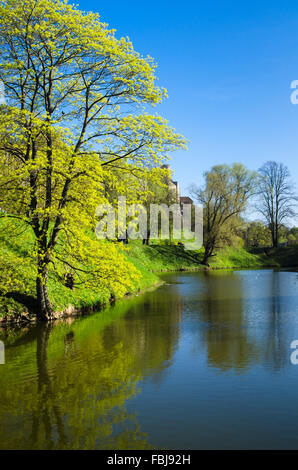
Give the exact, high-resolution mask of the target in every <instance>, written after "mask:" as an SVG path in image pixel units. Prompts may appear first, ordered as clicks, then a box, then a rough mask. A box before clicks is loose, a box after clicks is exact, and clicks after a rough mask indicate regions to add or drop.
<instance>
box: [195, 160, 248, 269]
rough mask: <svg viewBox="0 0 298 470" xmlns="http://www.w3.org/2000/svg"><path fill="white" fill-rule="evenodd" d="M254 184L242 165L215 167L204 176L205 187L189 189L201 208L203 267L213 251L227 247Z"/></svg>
mask: <svg viewBox="0 0 298 470" xmlns="http://www.w3.org/2000/svg"><path fill="white" fill-rule="evenodd" d="M254 182H255V174H254V173H253V172H251V171H249V170H247V169H246V168H245V167H244V166H243V165H242V164H238V163H235V164H234V165H233V166H228V165H217V166H214V167H213V168H212V169H211V170H210V171H208V172H206V173H205V185H204V187H203V188H198V187H196V186H195V185H193V186H192V187H191V192H192V194H193V195H194V197H195V198H196V199H197V201H198V202H199V203H200V204H202V206H203V208H204V246H205V255H204V259H203V263H204V264H208V259H209V258H210V257H211V256H212V255H213V252H214V249H216V248H220V247H221V246H223V245H225V244H227V242H229V240H230V239H231V235H232V236H233V235H235V233H236V228H237V226H238V225H239V216H240V214H241V213H242V212H243V210H244V209H245V207H246V203H247V200H248V198H249V197H250V195H251V193H252V191H253V187H254Z"/></svg>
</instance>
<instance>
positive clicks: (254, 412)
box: [0, 270, 298, 450]
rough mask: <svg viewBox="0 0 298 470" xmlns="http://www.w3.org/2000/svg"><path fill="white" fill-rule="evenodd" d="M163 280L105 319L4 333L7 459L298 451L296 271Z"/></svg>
mask: <svg viewBox="0 0 298 470" xmlns="http://www.w3.org/2000/svg"><path fill="white" fill-rule="evenodd" d="M165 279H166V281H167V285H164V286H163V287H161V288H160V289H158V290H156V291H153V292H148V293H147V294H145V295H140V296H139V297H135V298H131V299H128V300H125V301H123V302H118V303H116V305H115V306H114V308H112V309H110V310H107V311H104V312H101V313H99V314H96V315H92V316H90V317H86V318H81V319H77V320H75V321H74V320H70V321H69V322H61V323H59V324H56V325H40V326H38V327H35V328H33V329H27V330H15V331H11V332H2V334H0V340H3V341H4V343H5V351H6V364H5V365H1V366H0V447H1V448H2V449H134V450H137V449H147V448H152V447H157V448H164V447H167V448H172V449H175V448H176V449H177V448H181V449H183V448H184V449H187V448H194V449H195V448H237V447H238V448H247V447H250V448H257V447H258V446H261V447H262V448H270V447H272V446H277V447H279V446H280V447H284V448H286V447H287V446H289V445H290V443H291V446H292V447H295V446H296V441H295V436H296V435H297V433H298V424H297V423H298V403H297V401H298V400H297V397H296V393H295V390H296V389H297V386H298V375H297V373H296V374H295V372H296V371H297V370H298V369H297V368H296V369H295V367H294V366H291V364H290V360H289V358H290V353H291V351H290V343H291V341H292V340H294V339H298V293H297V284H296V282H297V275H296V273H291V272H275V271H274V270H265V271H239V272H228V273H224V272H206V273H188V274H186V273H183V274H180V273H179V274H171V275H167V276H165ZM281 430H282V432H281Z"/></svg>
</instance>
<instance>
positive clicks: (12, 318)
mask: <svg viewBox="0 0 298 470" xmlns="http://www.w3.org/2000/svg"><path fill="white" fill-rule="evenodd" d="M294 268H298V267H297V266H284V267H283V266H276V265H272V266H269V265H268V266H257V267H249V266H247V267H243V266H241V267H239V266H234V267H231V266H228V267H223V266H220V267H219V266H203V265H200V266H198V267H189V268H187V267H184V268H180V269H178V270H176V269H173V270H171V269H167V270H162V271H159V272H158V273H157V272H154V274H157V275H162V274H167V273H179V272H185V273H187V272H204V271H228V270H229V271H233V270H250V271H256V270H260V269H262V270H264V269H294ZM164 283H165V282H164V281H163V280H162V279H160V280H159V282H157V283H155V284H152V285H151V286H149V287H147V288H145V289H141V290H136V291H134V292H127V293H126V294H124V296H123V297H118V298H115V299H112V300H110V302H96V303H95V304H93V305H90V306H88V307H76V306H74V305H71V304H69V305H68V306H67V307H66V308H65V309H63V310H61V311H57V312H53V315H52V318H50V319H49V320H48V321H47V322H41V321H39V320H38V319H37V317H36V315H35V314H34V313H33V312H28V311H27V312H26V311H24V312H22V313H18V314H12V315H7V314H5V315H3V316H2V317H0V329H2V328H3V329H6V328H8V327H24V326H30V325H32V326H33V325H36V324H38V323H52V322H55V321H57V320H62V321H63V320H67V319H68V318H73V319H75V318H80V317H83V316H88V315H92V313H95V312H99V311H101V310H103V309H105V308H108V307H110V306H112V305H114V304H115V302H117V301H119V300H123V299H125V298H130V297H134V296H136V295H142V294H144V293H145V292H150V291H151V290H155V289H157V288H158V287H160V286H162V285H163V284H164Z"/></svg>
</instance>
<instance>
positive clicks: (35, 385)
mask: <svg viewBox="0 0 298 470" xmlns="http://www.w3.org/2000/svg"><path fill="white" fill-rule="evenodd" d="M150 299H151V300H149V296H148V298H147V300H146V301H145V303H144V311H143V315H141V312H140V306H142V305H143V303H142V301H140V302H139V301H138V299H135V300H132V301H128V302H127V304H126V306H125V307H124V308H125V309H126V310H127V312H126V317H125V318H122V317H121V316H120V317H119V318H117V321H114V322H110V323H109V322H108V324H107V325H106V324H104V322H105V318H107V316H108V315H114V316H115V315H116V316H117V315H118V314H119V312H120V310H121V308H122V309H123V304H121V303H119V305H118V306H117V307H115V311H114V312H107V313H106V314H99V315H95V316H91V317H88V318H85V319H80V320H78V321H76V322H74V323H73V324H72V325H67V324H64V323H61V324H59V325H57V326H54V327H53V326H51V325H47V324H42V325H39V326H38V327H36V328H35V330H34V333H33V332H32V330H31V331H30V332H28V333H26V334H25V335H24V336H23V337H21V338H19V339H17V340H16V342H15V343H14V342H13V341H12V344H11V346H10V347H9V348H8V350H7V352H8V360H7V364H6V367H5V369H3V374H2V375H1V377H0V420H1V428H0V446H1V448H3V449H147V448H151V447H152V446H151V445H150V443H148V436H147V435H146V433H144V432H142V430H141V428H140V425H139V423H138V421H137V417H136V415H135V413H130V412H128V411H127V408H126V406H127V403H128V401H129V400H131V399H133V398H134V397H135V396H136V395H137V393H138V392H139V390H140V385H141V380H142V379H143V377H144V375H152V374H153V373H156V372H158V373H162V371H163V370H164V369H165V368H166V367H167V366H168V364H169V362H170V361H171V358H172V355H173V352H174V350H175V344H176V343H177V340H178V337H179V333H178V329H177V318H179V315H180V313H179V307H178V306H177V305H175V308H173V305H172V304H171V302H170V303H169V302H168V304H167V305H166V301H165V300H164V302H163V301H161V302H162V303H163V305H162V309H163V315H156V316H155V315H154V311H157V309H158V308H161V304H160V300H158V298H157V297H155V295H154V293H153V295H152V296H151V297H150ZM148 302H149V304H148ZM146 310H150V311H151V312H152V315H150V316H149V315H148V316H147V315H146ZM144 315H145V316H144ZM158 318H159V321H158ZM33 338H34V340H33ZM35 347H36V354H35V357H36V361H35V363H34V348H35Z"/></svg>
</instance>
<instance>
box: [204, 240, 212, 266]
mask: <svg viewBox="0 0 298 470" xmlns="http://www.w3.org/2000/svg"><path fill="white" fill-rule="evenodd" d="M212 253H213V248H211V247H210V246H209V245H207V246H206V247H205V253H204V258H203V261H202V264H203V265H204V266H208V267H209V263H208V259H209V258H210V256H211V255H212Z"/></svg>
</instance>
